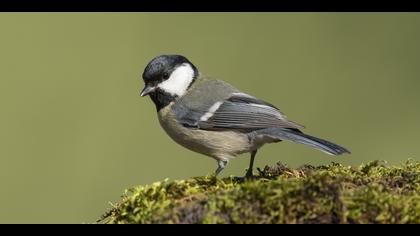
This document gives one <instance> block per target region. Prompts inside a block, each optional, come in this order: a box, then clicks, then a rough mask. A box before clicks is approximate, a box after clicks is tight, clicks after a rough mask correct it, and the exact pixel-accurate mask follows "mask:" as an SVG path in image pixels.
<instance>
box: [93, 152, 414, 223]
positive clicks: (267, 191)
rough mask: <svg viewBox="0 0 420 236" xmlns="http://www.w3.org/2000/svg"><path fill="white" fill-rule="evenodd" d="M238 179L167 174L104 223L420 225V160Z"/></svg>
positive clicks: (131, 194)
mask: <svg viewBox="0 0 420 236" xmlns="http://www.w3.org/2000/svg"><path fill="white" fill-rule="evenodd" d="M258 172H259V174H258V177H259V178H258V179H257V180H253V181H245V182H238V181H236V180H235V178H233V177H230V178H225V179H217V178H215V177H214V176H206V177H196V178H191V179H188V180H175V181H170V180H167V179H166V180H164V181H162V182H157V183H154V184H152V185H147V186H139V187H135V188H132V189H129V190H127V191H126V193H125V194H124V196H123V199H122V202H121V203H118V204H116V205H114V206H113V207H112V209H111V210H110V211H109V212H108V213H106V214H104V215H103V217H102V218H101V219H100V220H99V221H98V222H101V223H420V163H419V162H414V161H412V160H411V161H410V160H409V161H407V162H406V163H405V164H404V165H402V166H400V167H397V166H394V167H388V166H386V165H385V164H384V163H382V162H380V161H374V162H370V163H368V164H366V165H361V166H359V167H352V166H343V165H341V164H337V163H332V164H330V165H326V166H318V167H314V166H309V165H307V166H303V167H301V168H298V169H291V168H288V167H287V166H284V165H282V164H281V163H278V164H277V165H276V166H274V167H268V166H267V167H265V168H264V169H263V170H260V169H259V170H258Z"/></svg>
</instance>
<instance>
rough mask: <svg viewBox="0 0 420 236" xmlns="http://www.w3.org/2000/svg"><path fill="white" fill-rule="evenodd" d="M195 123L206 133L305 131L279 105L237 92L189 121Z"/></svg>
mask: <svg viewBox="0 0 420 236" xmlns="http://www.w3.org/2000/svg"><path fill="white" fill-rule="evenodd" d="M196 117H197V116H196ZM192 123H194V125H193V126H195V127H196V128H199V129H204V130H238V131H243V132H249V131H253V130H258V129H264V128H271V127H280V128H293V129H300V128H303V126H302V125H299V124H297V123H294V122H292V121H289V120H287V118H286V116H285V115H284V114H282V113H281V112H280V111H279V109H277V108H276V107H275V106H273V105H271V104H269V103H267V102H264V101H262V100H259V99H257V98H255V97H252V96H250V95H247V94H244V93H233V94H232V95H231V96H230V97H229V98H227V99H225V100H223V101H218V102H216V103H214V104H213V105H212V106H211V107H210V108H209V109H208V110H207V111H205V112H200V117H199V118H198V117H197V118H196V121H195V122H191V120H189V122H188V124H189V126H191V124H192ZM185 124H186V123H184V125H185Z"/></svg>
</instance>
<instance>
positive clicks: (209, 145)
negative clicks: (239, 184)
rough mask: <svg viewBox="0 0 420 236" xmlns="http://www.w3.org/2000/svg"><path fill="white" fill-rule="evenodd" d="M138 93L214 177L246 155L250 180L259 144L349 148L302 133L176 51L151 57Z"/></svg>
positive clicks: (267, 106)
mask: <svg viewBox="0 0 420 236" xmlns="http://www.w3.org/2000/svg"><path fill="white" fill-rule="evenodd" d="M142 78H143V82H144V88H143V89H142V90H141V92H140V96H141V97H145V96H149V97H150V98H151V100H152V101H153V103H154V105H155V107H156V111H157V116H158V120H159V123H160V125H161V127H162V128H163V130H164V131H165V132H166V133H167V135H168V136H169V137H171V138H172V139H173V140H174V141H175V142H176V143H178V144H180V145H181V146H183V147H185V148H187V149H189V150H191V151H194V152H197V153H200V154H203V155H205V156H208V157H211V158H213V159H215V160H216V161H217V168H216V171H215V176H218V175H219V174H220V172H222V170H223V169H224V168H225V167H226V165H227V164H228V163H229V161H231V160H232V159H234V158H235V157H237V156H238V155H241V154H244V153H249V154H250V161H249V167H248V169H247V170H246V174H245V176H243V177H242V178H246V179H252V178H255V176H254V174H253V165H254V160H255V157H256V154H257V151H258V150H259V149H260V148H261V147H262V146H263V145H265V144H268V143H277V142H281V141H291V142H294V143H299V144H304V145H307V146H310V147H312V148H315V149H317V150H320V151H322V152H325V153H327V154H330V155H341V154H345V153H348V154H350V151H349V150H348V149H346V148H344V147H342V146H340V145H337V144H335V143H333V142H330V141H327V140H324V139H321V138H317V137H315V136H311V135H308V134H305V133H303V132H302V131H301V130H302V129H303V128H304V126H303V125H301V124H298V123H296V122H293V121H291V120H289V119H288V118H287V117H286V115H285V114H284V113H282V112H281V111H280V110H279V108H277V107H276V106H274V105H273V104H271V103H268V102H266V101H263V100H261V99H258V98H256V97H254V96H251V95H249V94H247V93H244V92H241V91H240V90H238V89H237V88H235V87H234V86H232V85H230V84H229V83H227V82H224V81H222V80H218V79H215V78H212V77H209V76H206V75H205V74H203V73H201V72H200V71H199V70H198V69H197V67H196V66H195V65H194V64H193V63H192V62H191V61H190V60H188V59H187V58H186V57H185V56H182V55H170V54H168V55H160V56H157V57H155V58H153V59H152V60H151V61H150V62H149V63H148V64H147V65H146V67H145V69H144V72H143V74H142Z"/></svg>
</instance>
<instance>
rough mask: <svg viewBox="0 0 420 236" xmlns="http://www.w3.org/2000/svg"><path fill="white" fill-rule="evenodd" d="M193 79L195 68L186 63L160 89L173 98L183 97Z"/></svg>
mask: <svg viewBox="0 0 420 236" xmlns="http://www.w3.org/2000/svg"><path fill="white" fill-rule="evenodd" d="M193 79H194V70H193V68H191V66H190V65H189V64H187V63H184V64H182V65H181V66H179V67H178V68H176V69H175V70H174V71H173V72H172V74H171V76H170V77H169V79H167V80H165V81H163V82H162V83H160V84H159V85H158V87H159V88H160V89H162V90H163V91H165V92H167V93H169V94H171V95H172V96H178V97H181V96H182V95H184V94H185V92H186V91H187V89H188V87H189V86H190V84H191V82H192V81H193Z"/></svg>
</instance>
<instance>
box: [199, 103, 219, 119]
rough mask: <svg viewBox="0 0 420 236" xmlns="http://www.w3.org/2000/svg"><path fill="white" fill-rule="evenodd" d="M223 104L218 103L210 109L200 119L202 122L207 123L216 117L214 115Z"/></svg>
mask: <svg viewBox="0 0 420 236" xmlns="http://www.w3.org/2000/svg"><path fill="white" fill-rule="evenodd" d="M222 103H223V102H216V103H215V104H214V105H213V106H211V107H210V109H209V110H208V111H207V112H206V113H205V114H204V115H203V116H201V117H200V121H207V120H208V119H210V117H212V116H213V115H214V113H215V112H216V111H217V109H219V107H220V106H221V105H222Z"/></svg>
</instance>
